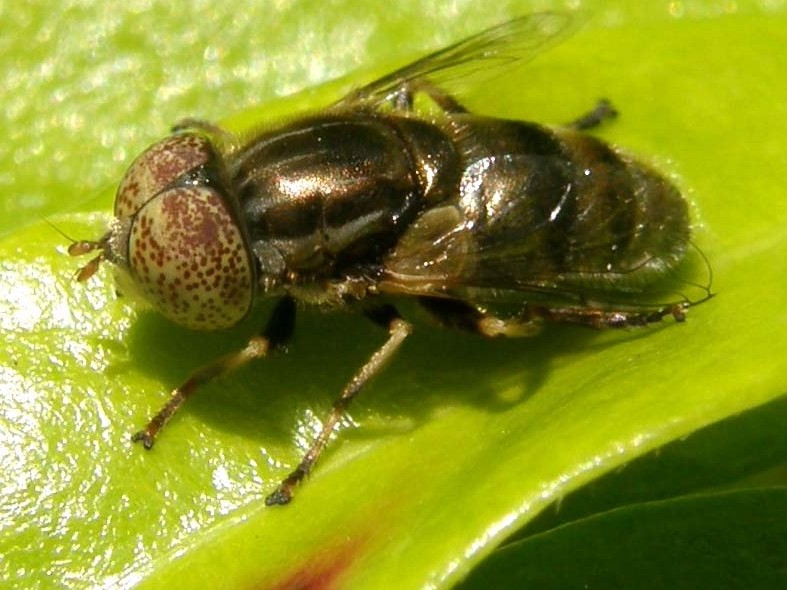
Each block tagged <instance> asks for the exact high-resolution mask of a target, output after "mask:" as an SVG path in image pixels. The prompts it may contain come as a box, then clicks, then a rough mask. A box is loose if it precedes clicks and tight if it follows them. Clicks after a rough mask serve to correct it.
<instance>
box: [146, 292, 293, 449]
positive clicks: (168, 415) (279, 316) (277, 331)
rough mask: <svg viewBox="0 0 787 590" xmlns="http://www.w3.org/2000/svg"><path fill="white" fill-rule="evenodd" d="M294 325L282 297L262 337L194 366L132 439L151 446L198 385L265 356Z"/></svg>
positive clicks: (289, 305)
mask: <svg viewBox="0 0 787 590" xmlns="http://www.w3.org/2000/svg"><path fill="white" fill-rule="evenodd" d="M294 327H295V302H294V301H293V300H292V299H291V298H289V297H284V298H283V299H281V300H280V301H279V303H278V304H277V305H276V307H275V308H274V310H273V314H272V315H271V319H270V320H269V321H268V325H267V326H266V327H265V331H264V332H263V335H262V336H255V337H253V338H251V339H250V340H249V342H248V344H246V347H245V348H243V350H240V351H238V352H234V353H232V354H229V355H227V356H225V357H223V358H220V359H219V360H217V361H214V362H212V363H210V364H209V365H206V366H204V367H201V368H199V369H197V370H196V371H195V372H194V373H192V375H191V376H190V377H189V378H188V379H187V380H186V381H185V382H184V383H183V384H182V385H180V386H179V387H176V388H175V389H174V390H173V391H172V393H171V394H170V398H169V401H167V403H166V404H165V405H164V407H163V408H161V410H160V411H159V412H158V413H157V414H156V415H155V416H153V418H152V419H151V420H150V422H148V424H147V426H145V428H144V429H143V430H140V431H139V432H136V433H135V434H133V435H132V437H131V440H132V441H133V442H141V443H142V446H144V447H145V448H146V449H151V448H153V443H154V442H155V440H156V436H157V435H158V433H159V432H160V431H161V429H162V428H164V426H165V425H166V424H167V422H169V421H170V420H171V419H172V417H173V416H174V415H175V413H176V412H177V411H178V410H179V409H180V407H181V406H182V405H183V404H184V403H185V401H186V400H187V399H188V398H189V397H191V396H192V395H193V394H194V393H195V392H196V391H197V389H198V388H199V387H200V386H201V385H204V384H205V383H207V382H209V381H212V380H213V379H216V378H217V377H221V376H222V375H226V374H227V373H230V372H232V371H234V370H235V369H237V368H239V367H241V366H243V365H245V364H246V363H248V362H249V361H251V360H254V359H257V358H262V357H264V356H267V354H268V353H269V352H270V351H271V350H275V349H276V348H279V347H280V346H282V345H283V344H285V343H286V342H287V340H289V339H290V336H291V335H292V332H293V329H294Z"/></svg>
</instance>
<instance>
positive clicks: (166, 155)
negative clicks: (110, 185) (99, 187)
mask: <svg viewBox="0 0 787 590" xmlns="http://www.w3.org/2000/svg"><path fill="white" fill-rule="evenodd" d="M212 157H213V148H212V147H211V144H210V142H209V141H208V140H207V139H206V138H204V137H201V136H199V135H193V134H190V133H183V134H179V135H173V136H171V137H168V138H166V139H163V140H161V141H160V142H158V143H155V144H153V145H152V146H150V147H149V148H148V149H147V150H145V151H144V152H142V153H141V154H140V155H139V156H138V157H137V159H136V160H134V162H133V163H132V164H131V166H130V167H129V169H128V170H127V171H126V174H125V175H124V176H123V180H121V181H120V186H118V191H117V195H116V196H115V217H117V218H118V219H124V218H127V217H132V216H133V215H134V214H135V213H136V212H137V211H139V210H140V209H141V208H142V207H143V206H144V205H145V203H147V202H148V201H149V200H150V199H152V198H153V197H154V196H155V195H156V193H158V192H159V191H161V190H163V189H165V188H166V187H167V186H169V185H170V184H172V183H173V182H174V181H175V180H177V179H178V178H180V177H181V176H182V175H183V174H186V173H187V172H189V171H190V170H193V169H194V168H196V167H197V166H201V165H204V164H207V163H208V161H210V159H211V158H212Z"/></svg>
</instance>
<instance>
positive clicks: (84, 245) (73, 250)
mask: <svg viewBox="0 0 787 590" xmlns="http://www.w3.org/2000/svg"><path fill="white" fill-rule="evenodd" d="M42 219H43V220H44V221H45V222H46V223H47V225H49V226H50V227H51V228H52V229H53V230H55V231H56V232H57V233H59V234H60V235H61V236H63V237H64V238H65V239H66V240H68V241H69V242H71V244H69V246H68V254H69V256H83V255H84V254H88V253H90V252H95V251H96V250H101V252H100V253H99V254H98V256H96V257H95V258H93V259H92V260H90V262H88V263H87V264H85V265H84V266H82V267H80V268H79V269H78V270H77V271H76V273H75V274H74V278H75V279H76V280H77V282H79V283H84V282H85V281H86V280H88V279H89V278H90V277H92V276H93V275H94V274H96V271H97V270H98V267H99V266H100V265H101V263H102V262H104V260H106V259H107V258H106V254H105V252H106V246H107V243H108V241H109V233H107V234H104V236H102V237H101V239H100V240H75V239H74V238H72V237H71V236H69V235H68V234H67V233H66V232H64V231H63V230H62V229H60V228H59V227H57V226H56V225H55V224H54V223H52V222H51V221H49V220H48V219H46V218H45V217H44V218H42Z"/></svg>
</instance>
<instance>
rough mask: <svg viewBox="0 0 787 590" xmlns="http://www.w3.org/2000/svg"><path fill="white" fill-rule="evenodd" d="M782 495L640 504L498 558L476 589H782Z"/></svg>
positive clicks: (480, 573)
mask: <svg viewBox="0 0 787 590" xmlns="http://www.w3.org/2000/svg"><path fill="white" fill-rule="evenodd" d="M786 510H787V488H783V487H782V488H773V489H760V490H741V491H735V492H725V493H720V494H708V495H701V496H690V497H686V498H678V499H675V500H668V501H662V502H652V503H647V504H639V505H634V506H629V507H626V508H621V509H618V510H613V511H611V512H607V513H604V514H599V515H596V516H594V517H592V518H588V519H587V520H581V521H577V522H573V523H571V524H568V525H565V526H563V527H560V528H557V529H553V530H552V531H549V532H547V533H544V534H542V535H538V536H535V537H531V538H529V539H527V540H524V541H520V542H518V543H514V544H511V545H508V546H506V547H504V548H502V549H499V550H497V551H495V552H494V553H493V554H492V556H491V557H490V558H489V559H487V560H486V561H485V562H484V563H483V564H482V565H481V566H480V567H478V568H476V570H474V571H473V573H472V574H471V575H470V576H469V577H468V579H466V580H464V581H463V583H461V584H459V586H458V587H459V588H461V589H462V590H472V589H476V588H478V589H482V588H783V587H784V586H785V584H787V560H785V557H784V556H785V555H787V520H785V519H784V518H774V515H775V514H782V515H783V514H784V513H785V511H786Z"/></svg>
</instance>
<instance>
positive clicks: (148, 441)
mask: <svg viewBox="0 0 787 590" xmlns="http://www.w3.org/2000/svg"><path fill="white" fill-rule="evenodd" d="M155 441H156V437H155V435H153V434H151V433H150V432H148V431H147V430H140V431H139V432H135V433H134V434H132V435H131V442H141V443H142V446H143V447H145V450H147V451H149V450H150V449H152V448H153V443H154V442H155Z"/></svg>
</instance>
